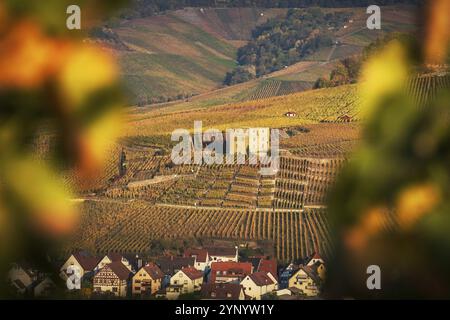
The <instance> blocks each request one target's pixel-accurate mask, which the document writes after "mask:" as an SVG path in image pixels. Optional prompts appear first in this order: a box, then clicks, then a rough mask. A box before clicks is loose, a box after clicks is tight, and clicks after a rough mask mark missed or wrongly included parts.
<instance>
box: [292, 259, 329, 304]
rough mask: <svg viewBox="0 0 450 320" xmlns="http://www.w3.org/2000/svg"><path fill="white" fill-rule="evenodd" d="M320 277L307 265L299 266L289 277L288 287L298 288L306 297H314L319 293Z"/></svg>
mask: <svg viewBox="0 0 450 320" xmlns="http://www.w3.org/2000/svg"><path fill="white" fill-rule="evenodd" d="M320 284H321V280H320V277H319V276H318V275H317V274H316V273H315V272H314V270H313V269H312V268H310V267H308V266H300V267H299V269H298V270H296V271H295V272H294V273H293V274H292V276H291V277H290V278H289V285H288V286H289V289H291V290H292V289H298V290H299V291H300V293H301V294H302V295H304V296H307V297H316V296H318V295H319V293H320Z"/></svg>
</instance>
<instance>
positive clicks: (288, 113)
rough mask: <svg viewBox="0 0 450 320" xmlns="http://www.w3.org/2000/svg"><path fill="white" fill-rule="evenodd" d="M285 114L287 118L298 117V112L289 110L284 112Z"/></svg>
mask: <svg viewBox="0 0 450 320" xmlns="http://www.w3.org/2000/svg"><path fill="white" fill-rule="evenodd" d="M284 116H285V117H287V118H295V117H297V113H295V112H292V111H289V112H286V113H285V114H284Z"/></svg>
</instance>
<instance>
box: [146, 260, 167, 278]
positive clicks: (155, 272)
mask: <svg viewBox="0 0 450 320" xmlns="http://www.w3.org/2000/svg"><path fill="white" fill-rule="evenodd" d="M142 269H144V270H145V272H147V273H148V275H149V276H150V277H151V278H152V279H153V280H157V279H162V278H163V277H164V273H163V272H162V271H161V269H160V268H159V267H158V266H157V265H156V264H153V263H151V264H147V265H146V266H144V267H142Z"/></svg>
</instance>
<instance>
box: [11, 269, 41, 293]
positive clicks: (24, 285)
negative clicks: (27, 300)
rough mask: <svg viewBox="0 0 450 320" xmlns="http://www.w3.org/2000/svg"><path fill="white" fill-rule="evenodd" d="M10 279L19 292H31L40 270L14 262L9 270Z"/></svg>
mask: <svg viewBox="0 0 450 320" xmlns="http://www.w3.org/2000/svg"><path fill="white" fill-rule="evenodd" d="M8 280H9V282H10V283H11V285H12V286H13V287H14V288H15V289H16V291H17V292H18V293H20V294H25V293H30V292H31V291H32V288H33V284H34V283H35V282H36V281H37V280H38V272H37V271H36V270H33V269H32V268H29V267H25V266H24V265H23V264H18V263H13V264H12V266H11V269H10V270H9V272H8Z"/></svg>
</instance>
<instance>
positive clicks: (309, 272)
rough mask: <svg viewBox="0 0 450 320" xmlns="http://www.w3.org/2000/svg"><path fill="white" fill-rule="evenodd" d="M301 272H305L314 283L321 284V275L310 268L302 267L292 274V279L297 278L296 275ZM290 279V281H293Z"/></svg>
mask: <svg viewBox="0 0 450 320" xmlns="http://www.w3.org/2000/svg"><path fill="white" fill-rule="evenodd" d="M300 270H303V271H304V272H305V273H306V275H307V276H308V277H310V278H311V279H312V280H313V281H314V282H316V283H319V282H320V277H319V275H318V274H317V273H316V272H315V271H314V270H313V269H312V268H310V267H308V266H303V265H302V266H300V267H299V268H298V269H297V270H296V271H295V272H294V273H293V274H292V276H291V278H292V277H295V275H296V274H297V273H298V272H299V271H300ZM291 278H290V279H291Z"/></svg>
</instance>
